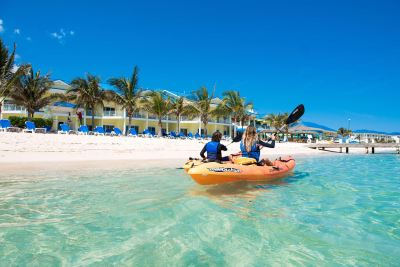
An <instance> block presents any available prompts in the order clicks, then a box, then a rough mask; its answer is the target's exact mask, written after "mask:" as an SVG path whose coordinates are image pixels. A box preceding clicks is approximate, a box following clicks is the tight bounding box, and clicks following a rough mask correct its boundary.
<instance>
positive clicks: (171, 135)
mask: <svg viewBox="0 0 400 267" xmlns="http://www.w3.org/2000/svg"><path fill="white" fill-rule="evenodd" d="M176 137H177V136H176V133H175V132H174V131H171V132H169V135H168V138H171V139H172V138H176Z"/></svg>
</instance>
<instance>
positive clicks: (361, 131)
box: [353, 129, 400, 135]
mask: <svg viewBox="0 0 400 267" xmlns="http://www.w3.org/2000/svg"><path fill="white" fill-rule="evenodd" d="M353 133H367V134H386V135H400V132H392V133H388V132H381V131H374V130H367V129H360V130H354V131H353Z"/></svg>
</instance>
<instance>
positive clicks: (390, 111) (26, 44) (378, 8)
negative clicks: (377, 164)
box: [0, 0, 400, 132]
mask: <svg viewBox="0 0 400 267" xmlns="http://www.w3.org/2000/svg"><path fill="white" fill-rule="evenodd" d="M398 14H400V1H387V0H382V1H372V0H370V1H355V0H354V1H344V0H343V1H341V0H338V1H307V0H302V1H298V0H293V1H285V0H283V1H251V0H247V1H73V0H68V1H62V0H59V1H40V0H38V1H23V0H22V1H21V0H20V1H11V0H0V38H1V39H3V40H4V41H5V43H6V44H7V45H8V46H9V47H11V46H12V44H13V43H14V42H15V43H16V44H17V54H18V58H17V63H19V64H21V63H30V64H32V66H33V68H34V69H35V70H39V69H40V70H41V72H42V73H50V74H51V77H52V78H53V79H61V80H64V81H67V82H69V81H71V80H72V79H74V78H76V77H82V76H84V75H85V74H86V73H91V74H95V75H98V76H100V77H101V79H102V81H104V82H106V81H107V80H108V79H109V78H111V77H121V76H126V77H129V76H130V75H131V73H132V70H133V67H134V66H135V65H138V66H139V68H140V74H139V79H140V81H139V83H140V86H141V87H143V88H152V89H167V90H171V91H174V92H180V93H190V92H192V91H193V90H196V89H198V88H199V87H201V86H206V87H207V88H209V89H210V90H213V88H214V87H215V93H216V95H219V96H221V95H222V92H223V91H226V90H238V91H239V92H240V94H241V96H243V97H246V99H247V100H248V101H251V102H253V104H254V107H255V109H256V110H257V112H259V113H260V115H263V114H268V113H277V112H290V111H291V110H292V109H293V108H294V107H295V106H297V105H298V104H300V103H303V104H304V105H305V107H306V113H305V115H304V117H303V120H304V121H312V122H315V123H319V124H323V125H326V126H329V127H331V128H339V127H348V123H349V119H350V128H351V129H371V130H381V131H389V132H391V131H397V132H398V131H400V112H399V109H398V106H399V104H400V64H399V62H400V16H399V15H398Z"/></svg>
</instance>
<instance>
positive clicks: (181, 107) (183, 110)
mask: <svg viewBox="0 0 400 267" xmlns="http://www.w3.org/2000/svg"><path fill="white" fill-rule="evenodd" d="M170 112H171V113H172V114H174V115H175V116H176V120H177V130H178V133H180V132H181V126H180V123H181V116H182V115H186V114H188V112H189V111H188V104H187V103H186V102H185V98H184V97H183V96H181V97H179V98H177V99H175V100H172V103H171V111H170Z"/></svg>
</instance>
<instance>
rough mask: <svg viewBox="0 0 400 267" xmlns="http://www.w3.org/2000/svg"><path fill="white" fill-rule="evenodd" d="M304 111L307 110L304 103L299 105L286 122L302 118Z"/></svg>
mask: <svg viewBox="0 0 400 267" xmlns="http://www.w3.org/2000/svg"><path fill="white" fill-rule="evenodd" d="M304 111H305V109H304V105H303V104H300V105H298V106H297V107H296V108H295V109H294V110H293V111H292V113H290V115H289V117H288V118H287V119H286V124H291V123H293V122H295V121H297V120H298V119H300V118H301V116H303V114H304Z"/></svg>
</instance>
